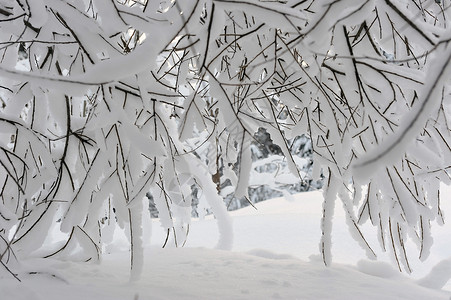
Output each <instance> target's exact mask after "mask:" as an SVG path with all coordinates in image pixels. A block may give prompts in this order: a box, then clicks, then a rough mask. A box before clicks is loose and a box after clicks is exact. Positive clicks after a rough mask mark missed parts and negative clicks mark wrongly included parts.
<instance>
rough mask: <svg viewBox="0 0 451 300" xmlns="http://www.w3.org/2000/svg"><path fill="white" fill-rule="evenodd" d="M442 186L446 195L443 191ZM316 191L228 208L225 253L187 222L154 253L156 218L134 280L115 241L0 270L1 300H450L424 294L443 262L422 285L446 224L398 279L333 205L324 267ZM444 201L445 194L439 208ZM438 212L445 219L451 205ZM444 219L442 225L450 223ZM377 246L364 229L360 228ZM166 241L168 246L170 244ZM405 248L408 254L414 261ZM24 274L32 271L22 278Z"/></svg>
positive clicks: (444, 238) (445, 239)
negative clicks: (103, 249)
mask: <svg viewBox="0 0 451 300" xmlns="http://www.w3.org/2000/svg"><path fill="white" fill-rule="evenodd" d="M449 191H450V190H449V189H447V190H446V191H445V195H449V194H450V193H449ZM321 200H322V196H321V193H320V192H309V193H303V194H299V195H296V196H294V197H293V199H291V200H287V199H284V198H279V199H272V200H268V201H264V202H261V203H258V204H257V208H258V211H256V210H255V209H254V208H252V207H248V208H244V209H241V210H238V211H235V212H232V213H231V215H232V218H233V223H234V227H235V243H234V244H235V246H234V248H233V251H221V250H216V249H214V246H215V244H216V242H217V238H218V233H217V227H216V221H215V220H214V219H212V218H210V219H207V220H195V221H193V223H192V225H191V227H190V234H189V239H188V242H187V243H186V245H185V247H184V248H174V247H170V245H168V247H167V248H166V249H161V245H162V244H163V242H164V239H165V233H164V232H163V230H162V229H161V228H160V227H159V223H158V221H157V220H154V222H153V225H152V231H153V232H152V245H151V246H149V247H147V248H146V250H145V263H144V272H143V275H142V277H141V279H140V280H138V281H134V282H130V281H129V259H130V257H129V253H128V251H126V250H125V249H126V248H127V247H126V244H125V242H124V241H121V240H119V241H118V242H117V245H116V247H115V249H116V251H112V253H111V254H107V255H104V257H103V259H102V261H101V263H76V262H68V261H59V260H53V259H46V260H43V259H38V258H36V259H30V260H28V261H26V262H23V263H22V265H21V266H19V267H18V268H19V271H21V274H22V275H21V280H22V282H18V281H16V280H15V279H12V278H10V277H8V276H6V275H1V274H0V279H1V280H0V299H2V300H22V299H26V300H35V299H36V300H56V299H58V300H59V299H64V300H72V299H74V300H75V299H77V300H78V299H99V300H103V299H105V300H107V299H108V300H145V299H450V298H451V292H450V290H451V288H450V286H449V285H448V286H445V289H446V290H439V289H431V288H426V287H423V286H421V285H420V284H419V283H423V284H428V283H429V284H435V285H437V286H439V285H440V284H439V283H440V282H439V280H438V279H442V280H443V278H445V280H446V278H447V276H450V275H451V267H450V264H451V263H450V262H448V261H444V262H441V263H440V265H439V267H438V268H436V271H435V273H434V275H433V276H432V277H431V278H430V279H431V280H430V281H426V280H424V279H422V278H423V277H424V276H426V274H427V273H428V272H429V271H430V269H431V268H432V267H433V266H434V265H436V264H437V263H439V262H440V261H442V260H444V259H447V258H449V257H451V252H450V249H451V238H450V234H451V225H450V224H446V225H445V226H443V227H439V226H437V225H434V226H433V233H434V238H435V242H434V245H433V247H432V249H431V255H430V258H429V259H428V260H427V261H426V262H425V263H423V264H421V263H420V262H419V261H415V260H412V261H411V266H412V268H413V269H414V273H413V274H412V275H411V276H410V277H408V276H406V275H404V274H400V273H399V272H398V271H397V269H396V268H394V267H393V266H395V265H393V264H390V263H389V259H388V258H387V256H386V255H385V256H384V255H383V254H381V253H379V252H380V251H379V252H378V257H379V258H380V261H379V262H372V261H368V260H366V259H365V256H364V252H363V250H361V249H360V248H359V246H358V244H357V243H356V242H355V241H353V240H352V239H351V238H350V237H349V236H348V234H347V229H346V225H345V222H344V218H343V213H342V212H341V211H340V210H339V208H340V207H339V205H337V208H336V210H337V212H336V215H335V220H334V230H333V254H334V260H333V261H334V264H333V266H331V267H325V266H324V265H323V263H322V261H321V259H320V256H319V255H318V254H319V251H318V242H319V238H320V229H319V228H320V227H319V222H320V216H321ZM445 201H446V199H445V197H444V202H445ZM444 205H445V206H444V207H443V210H444V212H445V213H448V215H450V214H451V204H448V203H444ZM448 223H449V222H448ZM365 231H366V232H367V233H369V234H370V238H369V239H368V240H369V242H370V243H371V246H372V247H373V249H375V250H378V249H379V246H378V244H377V241H376V238H375V237H374V234H371V228H367V229H365ZM169 244H170V243H169ZM409 248H413V249H411V250H412V253H411V254H412V255H411V257H416V256H415V251H414V250H416V248H415V246H414V245H409ZM25 273H31V274H28V275H24V274H25Z"/></svg>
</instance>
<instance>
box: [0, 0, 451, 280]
mask: <svg viewBox="0 0 451 300" xmlns="http://www.w3.org/2000/svg"><path fill="white" fill-rule="evenodd" d="M449 8H450V3H449V2H448V1H437V0H426V1H423V0H413V1H404V0H398V1H395V0H366V1H351V0H339V1H329V0H328V1H318V0H310V1H305V0H304V1H295V0H286V1H263V0H261V1H257V0H191V1H186V0H185V1H178V0H172V1H169V0H168V1H164V0H162V1H146V0H112V1H104V0H89V1H88V0H82V1H71V0H33V1H31V0H30V1H29V0H17V1H8V0H0V105H1V106H0V124H1V125H0V137H1V138H0V186H1V192H0V237H1V239H0V261H1V263H2V265H3V267H4V270H8V271H10V272H11V274H12V275H14V271H13V270H12V269H11V266H13V265H14V261H15V260H18V259H19V260H20V258H21V257H26V256H28V255H30V254H32V253H36V251H37V250H40V251H41V252H42V249H48V246H49V245H47V244H46V238H47V236H48V235H49V232H51V231H52V230H57V231H60V232H63V233H66V234H67V239H66V242H65V243H64V244H63V245H60V246H58V247H57V248H54V249H53V250H52V251H48V252H47V253H45V254H44V256H48V257H50V256H61V255H63V256H66V257H72V258H73V259H81V260H95V259H98V258H99V257H100V255H101V253H102V251H103V250H104V248H105V245H108V243H110V242H111V236H112V231H113V230H114V228H115V227H116V226H118V227H120V228H122V229H124V230H125V232H126V233H127V234H128V237H129V240H130V245H131V253H132V255H131V268H132V277H135V276H138V275H139V273H140V268H141V266H142V264H141V263H140V261H141V259H142V250H141V249H142V244H143V239H144V236H145V235H143V224H146V222H147V221H146V219H147V218H149V214H148V213H147V207H148V203H147V202H146V201H147V197H145V195H146V193H148V192H150V194H151V195H152V197H153V199H154V201H155V206H156V208H157V209H158V211H159V218H160V220H161V226H162V227H163V228H164V229H165V230H166V231H167V234H168V239H169V238H171V239H172V240H173V241H174V242H175V243H176V244H177V245H183V244H184V242H185V241H186V238H187V233H188V231H189V224H190V219H191V207H192V206H191V202H192V199H193V190H192V187H193V186H196V187H198V190H197V192H196V193H197V194H196V197H198V199H199V204H198V205H197V207H198V212H199V214H200V215H202V214H203V213H204V212H205V210H206V208H208V209H210V210H211V211H212V212H213V213H214V214H215V217H216V219H217V222H218V230H219V232H220V239H219V242H218V247H220V248H225V249H227V248H230V247H231V243H232V229H231V228H232V227H231V224H230V220H229V217H228V215H227V211H226V206H225V204H224V201H223V198H222V197H221V196H220V195H219V194H218V185H220V184H221V183H224V182H226V181H227V182H230V188H229V190H230V192H231V193H233V196H234V197H236V198H241V197H247V196H248V186H249V180H250V179H249V174H251V172H253V171H252V155H251V145H252V143H253V141H254V140H255V138H254V135H255V133H256V132H257V131H258V130H259V128H265V130H266V131H267V132H268V133H269V134H270V135H271V138H272V139H273V141H274V142H275V143H276V144H278V146H279V147H280V151H281V153H282V154H283V155H284V163H285V164H286V167H287V169H288V170H289V171H290V174H291V175H290V176H293V177H296V178H297V180H298V181H299V182H300V183H303V182H305V178H304V177H305V173H304V172H303V171H302V170H301V166H299V165H298V163H299V161H298V160H297V158H296V157H295V156H294V155H293V154H292V153H293V152H292V147H293V144H292V143H293V141H296V139H297V137H300V136H302V135H305V136H308V137H309V138H310V140H311V143H312V151H313V155H314V165H313V179H314V180H315V179H319V178H320V176H325V178H326V179H325V187H324V206H323V207H324V212H323V220H322V238H321V244H320V251H321V253H322V256H323V260H324V262H325V263H326V264H330V262H331V227H332V216H333V209H334V203H335V201H336V200H338V199H339V201H341V203H342V204H343V206H344V208H345V211H346V212H347V220H348V224H349V230H350V233H351V234H352V235H353V236H354V237H355V238H356V239H357V240H358V241H360V244H361V246H362V247H363V248H364V249H366V251H367V254H368V256H369V257H373V256H374V251H373V249H372V247H373V246H374V245H371V246H370V245H369V244H368V242H367V241H366V239H365V237H364V236H363V235H362V234H361V232H360V230H359V227H360V226H361V225H362V224H363V223H365V222H371V224H373V225H374V226H375V227H376V228H377V230H378V236H379V241H380V245H381V247H382V248H383V249H384V250H386V251H389V252H390V253H391V254H392V256H393V257H394V258H395V260H396V261H397V263H398V266H399V269H400V270H401V269H405V270H407V271H410V266H409V261H408V257H407V255H406V250H405V245H406V241H407V239H411V240H412V241H414V242H415V243H416V244H417V245H418V249H419V256H420V258H421V259H425V258H426V257H427V255H428V250H429V247H430V246H431V243H432V241H431V238H430V227H431V225H432V222H438V223H442V222H443V215H442V212H441V210H440V201H441V195H440V193H439V186H440V183H442V182H446V183H448V182H449V168H450V160H451V155H450V153H451V151H450V150H451V148H450V147H451V146H450V145H451V138H450V128H449V126H450V125H451V124H450V123H449V120H448V116H449V113H450V101H449V100H450V81H449V78H450V68H451V67H450V66H449V65H450V64H449V62H450V59H451V47H450V46H449V45H448V44H449V42H450V39H451V35H450V30H449V26H451V24H450V22H449V20H450V17H451V16H450V9H449ZM220 170H221V171H220ZM219 171H220V172H219ZM287 175H288V174H287ZM144 227H145V226H144ZM144 230H145V228H144ZM44 246H45V247H46V248H44ZM50 246H51V245H50ZM79 249H81V250H82V251H79ZM41 252H40V253H41Z"/></svg>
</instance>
